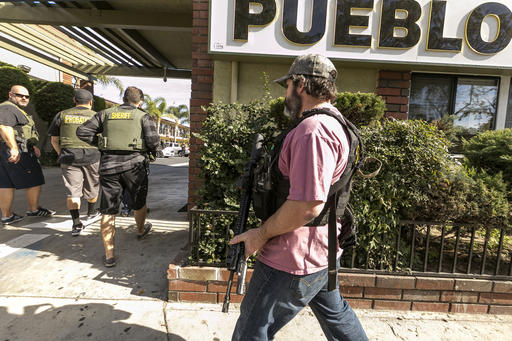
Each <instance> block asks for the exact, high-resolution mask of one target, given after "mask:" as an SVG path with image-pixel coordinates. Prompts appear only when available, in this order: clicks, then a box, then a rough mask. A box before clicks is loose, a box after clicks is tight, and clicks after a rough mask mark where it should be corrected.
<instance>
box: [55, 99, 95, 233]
mask: <svg viewBox="0 0 512 341" xmlns="http://www.w3.org/2000/svg"><path fill="white" fill-rule="evenodd" d="M92 100H93V96H92V94H91V93H90V92H89V91H87V90H85V89H77V90H76V91H75V96H74V98H73V101H74V102H75V104H76V106H75V107H74V108H71V109H67V110H64V111H61V112H60V113H58V114H57V115H55V118H54V119H53V121H52V123H51V124H50V128H49V129H48V135H50V136H51V142H52V146H53V148H54V149H55V151H56V152H57V154H58V155H59V163H60V167H61V170H62V180H63V181H64V186H65V187H66V190H67V199H66V206H67V208H68V210H69V212H70V214H71V219H72V220H73V227H72V230H71V235H72V236H78V235H79V234H80V232H81V231H82V230H83V228H84V226H85V225H84V224H83V223H82V221H81V220H80V203H81V197H82V196H84V198H85V199H86V200H87V202H88V207H87V220H88V221H90V220H91V219H93V218H94V217H96V216H98V215H99V212H98V211H97V210H96V209H95V204H96V201H97V200H98V191H99V172H98V171H99V164H100V152H99V151H98V148H97V147H95V146H92V145H90V144H88V143H86V142H84V141H82V140H80V139H79V138H78V137H77V136H76V128H78V127H79V126H80V125H81V124H82V123H84V122H86V121H88V120H89V119H90V118H91V117H93V116H94V115H95V114H96V112H95V111H93V110H91V107H92Z"/></svg>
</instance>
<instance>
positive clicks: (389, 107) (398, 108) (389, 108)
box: [386, 103, 401, 112]
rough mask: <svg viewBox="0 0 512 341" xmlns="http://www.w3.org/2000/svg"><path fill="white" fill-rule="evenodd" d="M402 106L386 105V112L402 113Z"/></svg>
mask: <svg viewBox="0 0 512 341" xmlns="http://www.w3.org/2000/svg"><path fill="white" fill-rule="evenodd" d="M400 108H401V105H400V104H389V103H388V104H386V111H396V112H400Z"/></svg>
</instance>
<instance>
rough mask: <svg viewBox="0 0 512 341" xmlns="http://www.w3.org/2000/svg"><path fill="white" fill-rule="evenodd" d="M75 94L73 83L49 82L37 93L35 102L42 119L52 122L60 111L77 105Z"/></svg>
mask: <svg viewBox="0 0 512 341" xmlns="http://www.w3.org/2000/svg"><path fill="white" fill-rule="evenodd" d="M74 95H75V90H74V89H73V87H72V86H71V85H67V84H63V83H59V82H48V84H46V85H44V86H43V87H41V88H40V89H39V90H38V91H37V92H36V94H35V100H34V104H35V107H36V111H37V114H38V115H39V117H40V118H41V119H42V120H44V121H46V122H51V121H52V120H53V117H54V116H55V115H56V114H57V113H58V112H59V111H62V110H65V109H69V108H72V107H74V106H75V103H74V102H73V96H74Z"/></svg>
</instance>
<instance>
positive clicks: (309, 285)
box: [232, 262, 368, 341]
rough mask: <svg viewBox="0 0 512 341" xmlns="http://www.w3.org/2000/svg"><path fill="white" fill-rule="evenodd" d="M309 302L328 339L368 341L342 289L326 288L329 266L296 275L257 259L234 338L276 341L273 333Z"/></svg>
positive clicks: (238, 340)
mask: <svg viewBox="0 0 512 341" xmlns="http://www.w3.org/2000/svg"><path fill="white" fill-rule="evenodd" d="M336 289H338V284H337V283H336ZM307 305H309V306H310V307H311V310H312V311H313V313H314V314H315V316H316V318H317V319H318V322H320V326H321V327H322V330H323V331H324V334H325V336H326V337H327V340H343V341H345V340H347V341H348V340H350V341H356V340H357V341H361V340H368V337H367V336H366V333H365V332H364V330H363V327H362V326H361V323H360V322H359V319H358V318H357V316H356V314H355V313H354V311H353V310H352V308H350V305H349V304H348V303H347V302H346V301H345V300H344V299H343V297H342V296H341V294H340V292H339V290H333V291H327V269H324V270H321V271H319V272H315V273H313V274H309V275H304V276H297V275H292V274H289V273H286V272H283V271H279V270H276V269H274V268H271V267H269V266H267V265H265V264H263V263H261V262H257V263H256V265H255V268H254V272H253V274H252V278H251V282H250V283H249V287H248V289H247V293H246V295H245V297H244V300H243V301H242V305H241V307H240V317H239V319H238V321H237V323H236V327H235V331H234V332H233V337H232V341H250V340H254V341H265V340H273V339H274V335H275V334H276V333H277V332H278V331H279V330H280V329H281V328H282V327H284V325H285V324H286V323H288V322H289V321H291V320H292V319H293V318H294V317H295V315H297V313H298V312H299V311H301V310H302V308H304V307H305V306H307ZM304 328H307V327H306V326H304Z"/></svg>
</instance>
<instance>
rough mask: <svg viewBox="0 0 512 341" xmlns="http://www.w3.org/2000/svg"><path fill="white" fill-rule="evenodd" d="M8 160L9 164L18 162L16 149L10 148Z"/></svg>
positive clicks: (18, 153)
mask: <svg viewBox="0 0 512 341" xmlns="http://www.w3.org/2000/svg"><path fill="white" fill-rule="evenodd" d="M9 154H10V156H9V159H8V161H9V162H11V163H18V161H20V152H19V150H18V148H12V149H10V150H9Z"/></svg>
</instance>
